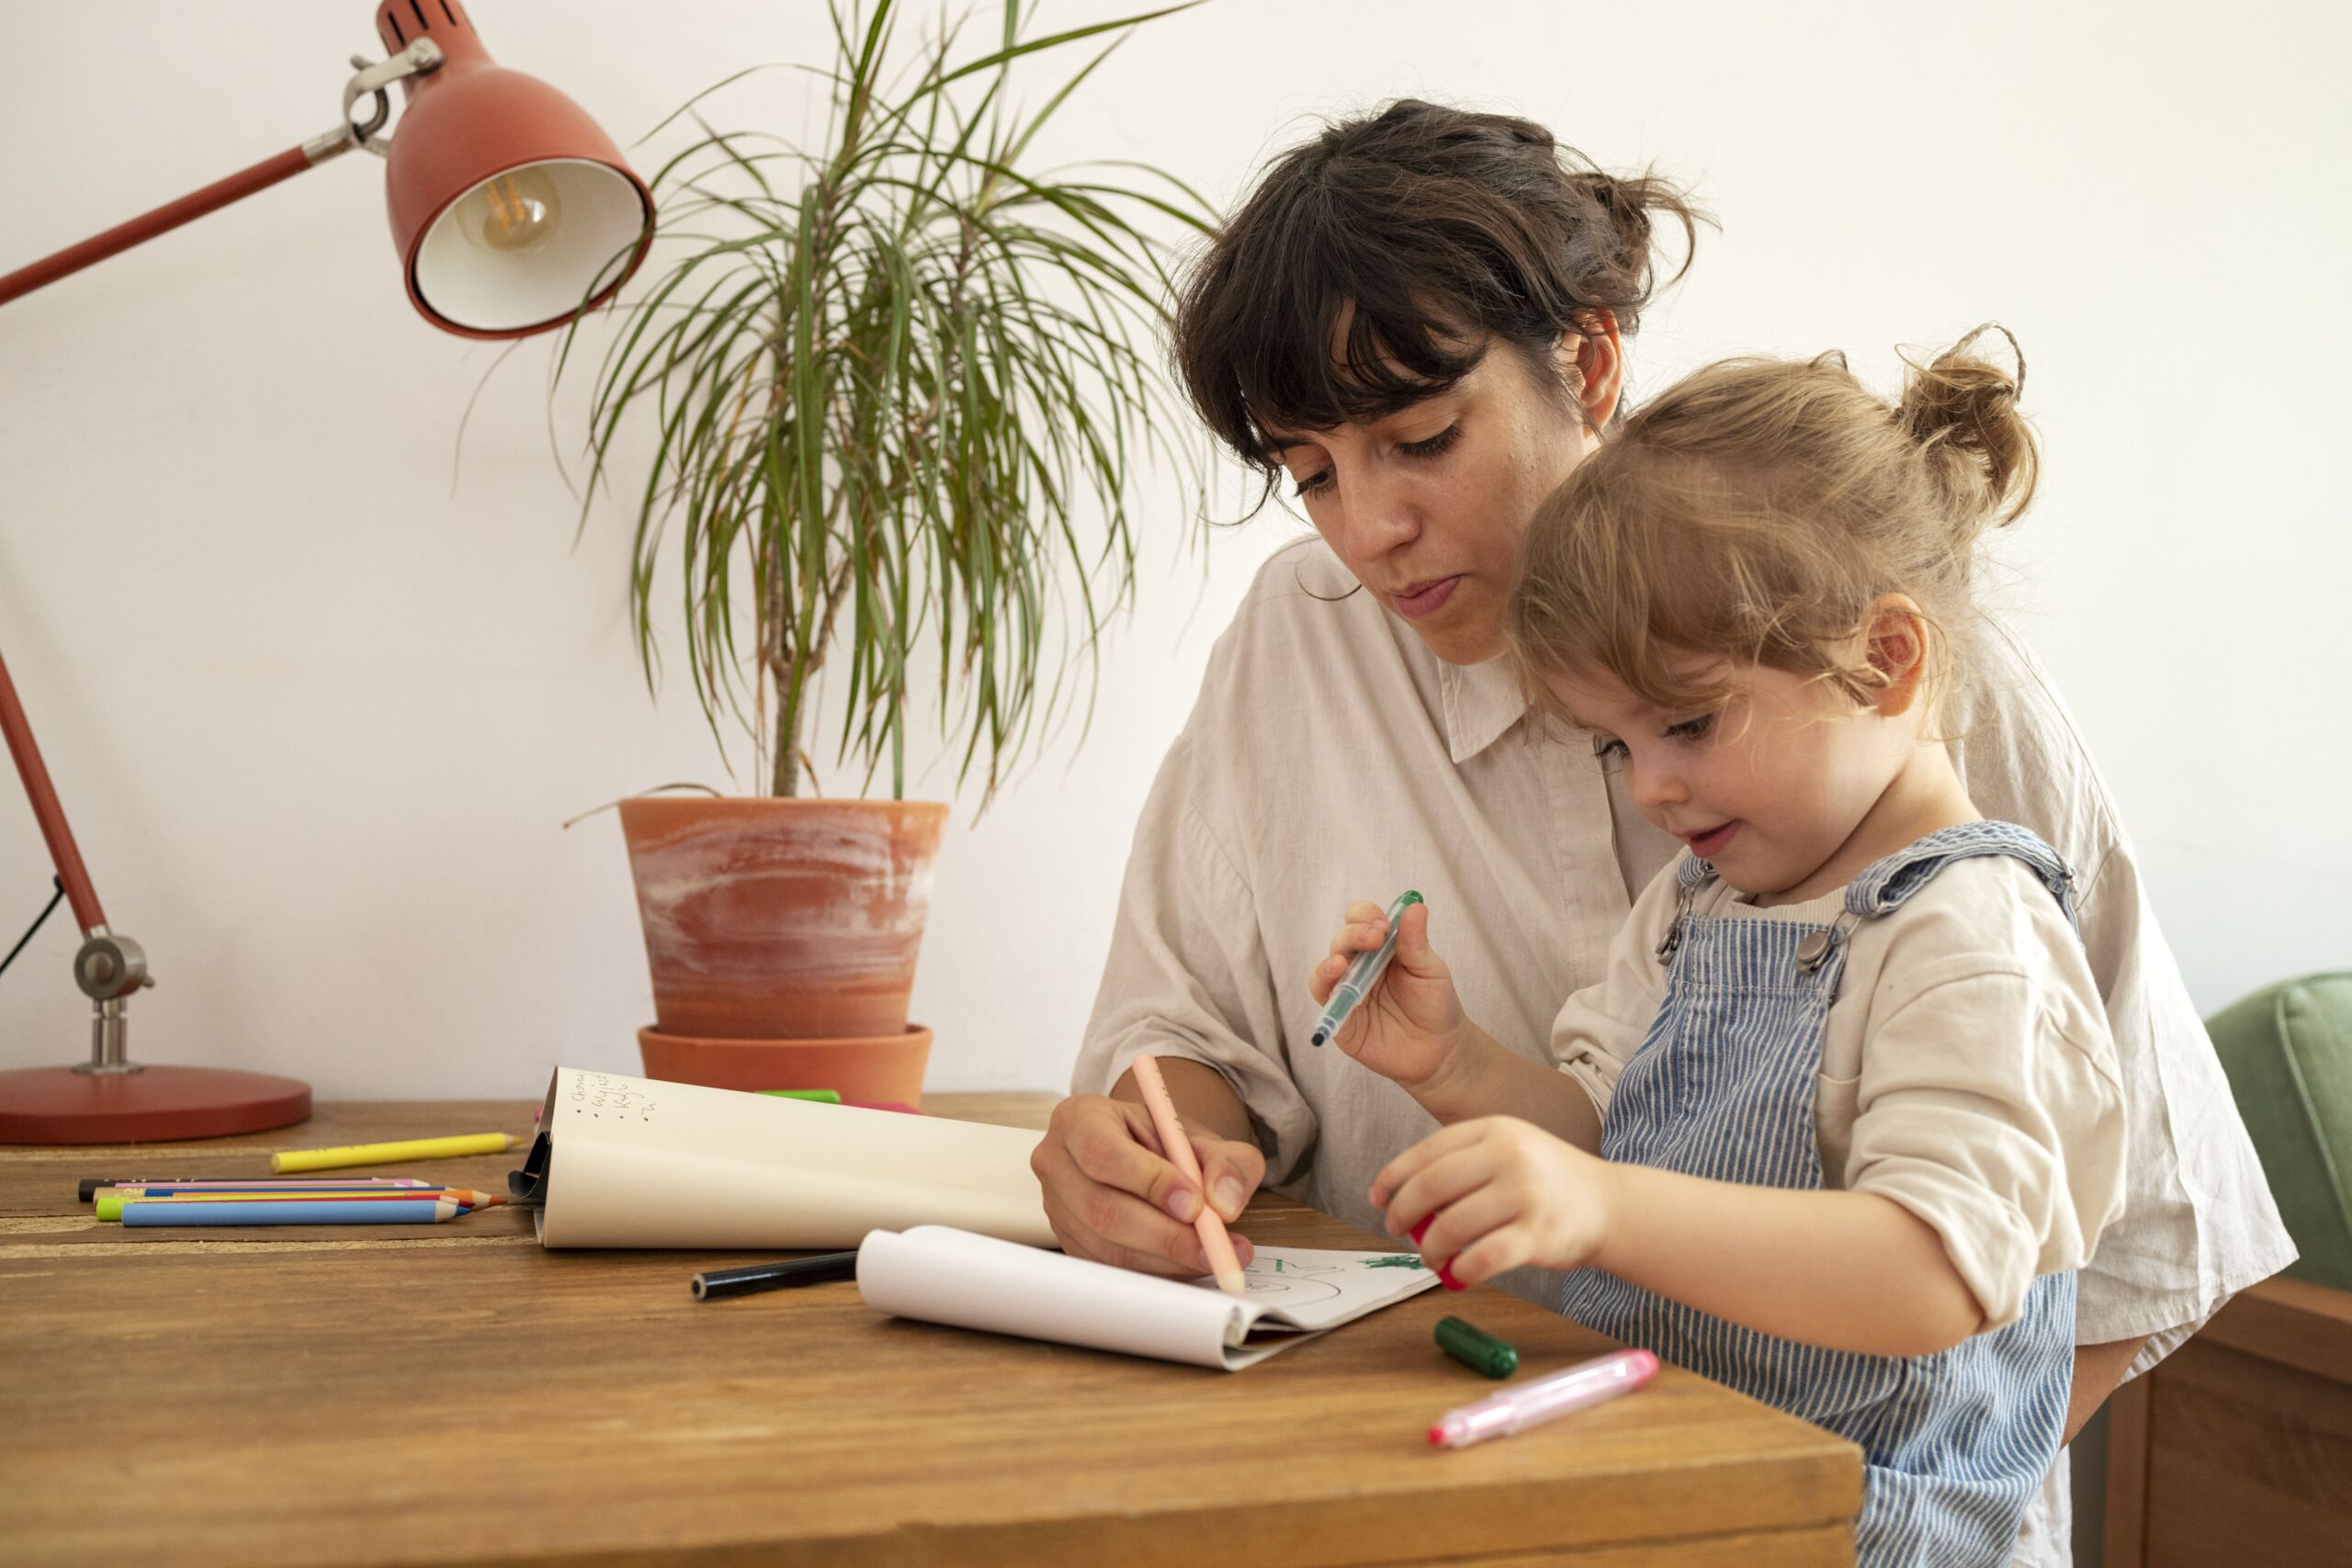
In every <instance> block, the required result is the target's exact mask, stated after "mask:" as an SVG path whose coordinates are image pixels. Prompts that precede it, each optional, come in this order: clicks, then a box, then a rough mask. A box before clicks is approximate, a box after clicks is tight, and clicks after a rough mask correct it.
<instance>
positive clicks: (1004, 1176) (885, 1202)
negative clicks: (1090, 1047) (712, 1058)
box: [507, 1067, 1055, 1251]
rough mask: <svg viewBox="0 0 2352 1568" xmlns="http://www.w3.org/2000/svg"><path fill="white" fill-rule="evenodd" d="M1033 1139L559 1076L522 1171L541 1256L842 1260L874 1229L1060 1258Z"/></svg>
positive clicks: (513, 1183) (560, 1071) (628, 1081)
mask: <svg viewBox="0 0 2352 1568" xmlns="http://www.w3.org/2000/svg"><path fill="white" fill-rule="evenodd" d="M1037 1137H1038V1134H1035V1133H1031V1132H1023V1131H1022V1130H1021V1129H1019V1128H1015V1127H990V1126H984V1125H982V1124H981V1123H979V1122H953V1121H949V1120H947V1119H945V1118H944V1117H937V1116H909V1115H906V1114H904V1113H903V1112H900V1111H862V1110H859V1109H858V1108H857V1107H855V1106H850V1105H820V1104H816V1103H813V1102H811V1101H809V1100H779V1099H777V1098H775V1097H774V1096H771V1095H763V1094H748V1093H744V1092H741V1091H740V1090H736V1089H705V1088H703V1087H702V1086H700V1085H698V1084H683V1083H663V1082H659V1081H656V1080H654V1079H651V1078H632V1077H621V1076H619V1075H616V1074H613V1073H597V1072H588V1071H584V1070H582V1069H581V1068H578V1067H559V1068H557V1069H556V1073H555V1077H554V1080H553V1081H552V1082H550V1083H549V1084H548V1097H547V1101H546V1103H545V1105H544V1106H543V1107H542V1108H541V1110H540V1112H539V1132H538V1136H537V1140H536V1141H535V1142H534V1143H533V1145H532V1148H531V1153H530V1157H529V1159H528V1161H527V1162H526V1165H525V1167H524V1168H523V1169H521V1170H518V1171H515V1173H514V1174H513V1175H511V1176H510V1177H508V1179H507V1185H508V1188H509V1189H510V1190H511V1191H512V1192H513V1194H514V1197H515V1202H516V1203H517V1204H521V1205H532V1206H534V1207H535V1215H534V1220H535V1224H537V1230H538V1236H539V1244H540V1245H541V1246H542V1247H695V1248H708V1247H761V1248H774V1249H776V1250H778V1251H791V1250H797V1249H801V1248H822V1249H828V1250H842V1251H846V1250H847V1249H848V1248H850V1247H855V1246H856V1245H857V1244H858V1243H859V1242H860V1241H862V1240H864V1239H865V1233H866V1232H868V1231H871V1230H875V1229H877V1228H881V1229H903V1228H904V1227H906V1226H909V1225H925V1224H946V1225H957V1226H961V1227H962V1228H963V1229H965V1230H967V1231H978V1232H980V1233H982V1234H984V1235H990V1236H1001V1237H1004V1238H1005V1239H1006V1240H1007V1241H1008V1242H1024V1243H1027V1244H1029V1245H1030V1246H1033V1247H1052V1246H1053V1245H1055V1242H1054V1233H1053V1230H1052V1227H1050V1226H1049V1225H1047V1224H1046V1206H1045V1200H1044V1198H1043V1197H1042V1196H1041V1195H1040V1194H1039V1192H1038V1190H1037V1179H1036V1177H1035V1175H1033V1174H1032V1173H1031V1172H1030V1169H1029V1152H1030V1150H1032V1149H1033V1148H1035V1146H1036V1144H1037Z"/></svg>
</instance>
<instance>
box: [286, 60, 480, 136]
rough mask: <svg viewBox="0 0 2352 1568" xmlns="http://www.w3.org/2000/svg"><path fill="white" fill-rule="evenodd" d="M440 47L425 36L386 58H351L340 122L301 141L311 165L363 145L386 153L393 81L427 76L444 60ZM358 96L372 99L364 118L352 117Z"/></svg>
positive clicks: (438, 68) (344, 86) (440, 65)
mask: <svg viewBox="0 0 2352 1568" xmlns="http://www.w3.org/2000/svg"><path fill="white" fill-rule="evenodd" d="M448 58H449V57H448V56H447V55H446V54H444V53H443V52H442V51H441V46H440V45H439V44H437V43H435V42H434V41H433V40H432V39H429V38H421V39H417V40H416V41H415V42H413V43H412V44H410V45H409V46H408V47H407V48H406V49H404V50H401V51H400V52H399V53H398V54H395V55H392V56H390V58H388V59H384V60H377V61H371V60H369V59H368V57H367V56H366V55H364V54H355V55H353V56H352V57H351V63H352V65H353V66H354V67H355V68H356V70H357V74H356V75H355V76H353V77H352V78H351V80H350V81H348V82H346V83H345V84H344V85H343V123H342V124H341V125H339V126H337V127H335V128H334V130H330V131H328V132H326V133H325V134H324V135H322V136H314V137H312V138H311V140H310V141H305V142H304V143H302V152H303V154H304V155H305V156H306V157H308V158H309V159H310V160H311V163H313V164H322V163H324V162H325V161H326V160H327V159H329V158H332V157H334V155H335V154H336V153H338V152H350V151H351V150H352V149H353V148H355V147H364V148H366V149H367V150H368V152H373V153H375V154H376V155H377V156H378V157H379V158H381V157H386V156H389V155H390V149H391V145H392V139H391V138H390V137H389V136H386V135H384V134H383V130H384V127H385V126H386V125H388V124H390V122H391V118H392V100H391V96H390V88H391V85H392V84H393V83H395V82H399V81H402V80H405V79H406V78H408V77H411V76H427V75H430V74H432V73H434V72H435V71H438V70H440V69H441V67H442V66H443V65H444V64H445V63H447V61H448ZM362 98H372V99H374V100H375V101H374V102H373V103H371V104H370V105H368V117H367V118H365V119H354V118H352V116H351V111H352V108H353V107H354V106H355V105H356V104H357V103H358V102H359V100H360V99H362Z"/></svg>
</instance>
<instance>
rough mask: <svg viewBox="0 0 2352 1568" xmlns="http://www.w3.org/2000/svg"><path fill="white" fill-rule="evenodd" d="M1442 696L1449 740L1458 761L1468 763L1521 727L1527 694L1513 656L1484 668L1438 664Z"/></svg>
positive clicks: (1448, 746)
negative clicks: (1508, 730)
mask: <svg viewBox="0 0 2352 1568" xmlns="http://www.w3.org/2000/svg"><path fill="white" fill-rule="evenodd" d="M1438 692H1439V694H1440V695H1441V696H1442V699H1443V701H1444V704H1445V738H1446V745H1447V749H1448V751H1449V753H1450V754H1451V755H1452V757H1453V760H1454V761H1455V762H1457V763H1459V762H1466V761H1469V760H1470V759H1471V758H1473V757H1475V756H1476V755H1477V754H1478V753H1479V752H1481V751H1483V750H1486V749H1487V747H1489V746H1491V745H1493V744H1494V743H1495V741H1496V740H1497V739H1498V738H1500V736H1501V735H1502V733H1503V731H1505V730H1507V729H1509V728H1510V727H1511V726H1512V725H1514V724H1517V723H1518V722H1519V721H1520V719H1521V717H1522V716H1525V714H1526V712H1527V694H1525V693H1524V692H1522V691H1521V690H1520V688H1519V676H1518V674H1517V672H1516V671H1513V670H1512V668H1511V662H1510V656H1509V655H1503V656H1500V657H1498V658H1494V659H1489V660H1487V661H1486V662H1485V663H1483V664H1448V663H1446V662H1445V661H1444V660H1439V661H1438Z"/></svg>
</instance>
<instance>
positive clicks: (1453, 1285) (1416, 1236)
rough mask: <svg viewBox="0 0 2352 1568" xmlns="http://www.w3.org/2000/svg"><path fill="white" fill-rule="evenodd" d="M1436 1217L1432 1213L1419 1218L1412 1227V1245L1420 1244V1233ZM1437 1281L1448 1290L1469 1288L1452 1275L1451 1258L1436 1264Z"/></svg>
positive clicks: (1428, 1226) (1417, 1245)
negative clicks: (1417, 1222) (1418, 1222)
mask: <svg viewBox="0 0 2352 1568" xmlns="http://www.w3.org/2000/svg"><path fill="white" fill-rule="evenodd" d="M1436 1218H1437V1215H1436V1214H1434V1213H1431V1214H1427V1215H1424V1216H1423V1217H1422V1219H1421V1223H1420V1224H1417V1225H1415V1226H1414V1227H1413V1245H1414V1246H1415V1247H1419V1246H1420V1245H1421V1233H1422V1232H1423V1231H1425V1230H1427V1229H1429V1228H1430V1221H1431V1220H1433V1219H1436ZM1437 1282H1438V1283H1439V1284H1441V1285H1443V1286H1444V1287H1445V1288H1446V1289H1447V1290H1449V1291H1466V1290H1468V1289H1469V1288H1470V1287H1468V1286H1467V1285H1464V1283H1463V1282H1462V1281H1461V1280H1457V1279H1455V1278H1454V1277H1453V1258H1447V1259H1446V1260H1445V1261H1444V1262H1442V1263H1441V1264H1439V1265H1438V1266H1437Z"/></svg>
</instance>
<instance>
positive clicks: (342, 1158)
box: [269, 1133, 516, 1171]
mask: <svg viewBox="0 0 2352 1568" xmlns="http://www.w3.org/2000/svg"><path fill="white" fill-rule="evenodd" d="M515 1142H516V1140H515V1138H513V1137H511V1136H510V1135H508V1134H504V1133H472V1134H467V1135H465V1136H463V1137H457V1138H411V1139H409V1140H408V1141H407V1142H405V1143H398V1144H354V1145H349V1146H348V1147H345V1148H340V1149H288V1150H286V1151H284V1152H283V1153H280V1154H274V1155H272V1156H269V1168H270V1169H272V1170H277V1171H291V1170H339V1169H342V1168H345V1167H346V1166H354V1165H404V1164H406V1163H407V1162H409V1161H411V1160H420V1159H457V1158H458V1157H459V1156H464V1155H495V1154H503V1153H504V1152H505V1151H507V1150H508V1149H511V1148H513V1147H514V1146H515Z"/></svg>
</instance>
